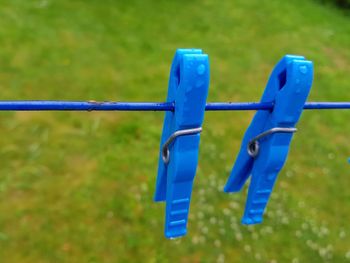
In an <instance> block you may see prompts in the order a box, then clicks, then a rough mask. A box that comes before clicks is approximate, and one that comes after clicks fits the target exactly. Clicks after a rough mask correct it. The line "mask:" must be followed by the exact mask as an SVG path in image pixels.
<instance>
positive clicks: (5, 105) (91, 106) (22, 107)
mask: <svg viewBox="0 0 350 263" xmlns="http://www.w3.org/2000/svg"><path fill="white" fill-rule="evenodd" d="M174 109H175V104H174V103H171V102H96V101H47V100H31V101H26V100H24V101H20V100H18V101H0V111H174ZM271 109H273V102H271V103H262V102H211V103H207V104H206V107H205V110H206V111H247V110H271ZM304 109H306V110H327V109H350V102H307V103H306V104H305V105H304Z"/></svg>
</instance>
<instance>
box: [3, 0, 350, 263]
mask: <svg viewBox="0 0 350 263" xmlns="http://www.w3.org/2000/svg"><path fill="white" fill-rule="evenodd" d="M180 47H197V48H202V49H203V50H204V51H205V52H206V53H207V54H209V56H210V61H211V87H210V91H209V99H208V100H209V101H258V100H259V98H260V96H261V94H262V92H263V89H264V86H265V83H266V81H267V79H268V76H269V74H270V71H271V69H272V68H273V66H274V64H275V63H276V62H277V61H278V60H279V59H280V58H281V57H282V56H283V55H284V54H286V53H289V54H301V55H304V56H306V57H307V58H308V59H310V60H313V61H314V64H315V80H314V85H313V89H312V92H311V96H310V100H314V101H326V100H327V101H350V92H349V90H350V89H349V88H350V77H349V72H350V20H349V17H348V16H346V15H344V13H342V12H341V11H339V10H337V9H336V8H331V7H327V6H323V5H321V4H319V3H318V2H317V1H312V0H310V1H302V0H296V1H276V0H272V1H264V2H262V1H258V0H252V1H244V0H237V1H229V0H223V1H214V0H204V1H183V0H182V1H151V0H148V1H134V0H129V1H108V0H106V1H97V0H95V1H93V0H90V1H68V0H64V1H63V0H62V1H52V0H41V1H23V0H13V1H4V0H0V88H1V99H4V100H6V99H62V100H89V99H94V100H119V101H163V100H164V99H165V96H166V91H167V80H168V74H169V73H168V72H169V68H170V65H171V60H172V56H173V54H174V52H175V50H176V48H180ZM252 116H253V112H250V113H246V112H245V113H242V112H208V113H207V114H206V116H205V122H204V132H203V134H202V139H201V151H200V158H199V168H198V173H197V177H196V180H195V185H194V192H193V198H192V204H191V211H190V219H189V226H188V235H187V236H186V237H184V238H182V239H177V240H171V241H169V240H166V239H165V238H164V237H163V224H164V205H161V204H156V203H154V202H153V201H152V197H153V193H154V187H155V179H156V172H157V170H156V169H157V162H158V160H157V158H158V148H159V139H160V133H161V127H162V122H163V114H162V113H153V112H149V113H112V112H109V113H108V112H107V113H102V112H101V113H95V112H90V113H84V112H83V113H74V112H46V113H44V112H38V113H36V112H6V113H4V112H2V113H1V114H0V130H1V131H0V132H1V134H0V154H1V158H0V262H4V263H7V262H9V263H13V262H21V263H26V262H36V263H39V262H248V263H249V262H294V263H296V262H347V261H350V227H349V217H350V206H349V198H350V190H349V174H350V172H349V171H350V165H349V163H348V162H347V159H348V157H349V156H350V144H349V131H350V122H349V119H350V112H349V111H340V110H338V111H307V112H304V114H303V116H302V119H301V121H300V123H299V125H298V128H299V132H298V134H296V136H294V140H293V143H292V147H291V152H290V155H289V159H288V162H287V163H286V165H285V167H284V169H283V170H282V172H281V173H280V175H279V179H278V182H277V185H276V187H275V191H274V193H273V196H272V199H271V201H270V203H269V204H268V208H267V212H266V215H265V220H264V222H263V224H261V225H257V226H254V227H247V226H243V225H241V224H240V218H241V216H242V214H243V209H244V203H245V198H246V191H243V193H242V194H235V195H227V194H224V193H223V192H222V187H223V185H224V183H225V180H226V179H227V177H228V174H229V172H230V169H231V167H232V165H233V162H234V159H235V156H236V154H237V152H238V150H239V147H240V141H241V138H242V135H243V133H244V131H245V127H246V126H247V125H248V124H249V122H250V120H251V117H252Z"/></svg>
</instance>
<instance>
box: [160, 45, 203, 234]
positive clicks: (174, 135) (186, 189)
mask: <svg viewBox="0 0 350 263" xmlns="http://www.w3.org/2000/svg"><path fill="white" fill-rule="evenodd" d="M208 88H209V59H208V55H206V54H203V52H202V50H200V49H178V50H177V51H176V54H175V57H174V59H173V62H172V66H171V71H170V80H169V88H168V96H167V102H173V103H175V111H174V112H167V113H166V115H165V120H164V126H163V134H162V138H161V144H160V154H159V165H158V176H157V185H156V192H155V196H154V200H155V201H166V215H165V236H166V237H167V238H175V237H180V236H183V235H185V234H186V232H187V228H186V227H187V219H188V212H189V206H190V200H191V193H192V184H193V180H194V177H195V174H196V169H197V162H198V150H199V140H200V132H201V130H202V127H201V126H202V123H203V118H204V111H205V104H206V99H207V95H208Z"/></svg>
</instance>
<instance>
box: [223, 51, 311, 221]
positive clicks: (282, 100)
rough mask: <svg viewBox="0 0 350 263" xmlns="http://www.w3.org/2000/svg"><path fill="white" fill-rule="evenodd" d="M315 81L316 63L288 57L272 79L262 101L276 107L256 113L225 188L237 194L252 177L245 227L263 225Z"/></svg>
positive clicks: (273, 73)
mask: <svg viewBox="0 0 350 263" xmlns="http://www.w3.org/2000/svg"><path fill="white" fill-rule="evenodd" d="M312 78H313V64H312V62H311V61H308V60H305V58H304V57H300V56H292V55H286V56H284V57H283V58H282V59H281V60H280V61H279V63H278V64H277V65H276V66H275V68H274V70H273V72H272V74H271V76H270V79H269V81H268V83H267V86H266V89H265V92H264V94H263V96H262V99H261V102H273V103H274V107H273V109H272V110H271V111H267V110H259V111H258V112H257V113H256V114H255V116H254V119H253V121H252V122H251V124H250V126H249V128H248V129H247V131H246V133H245V135H244V138H243V142H242V146H241V149H240V152H239V154H238V157H237V159H236V162H235V165H234V167H233V170H232V172H231V175H230V177H229V179H228V181H227V183H226V186H225V188H224V191H225V192H237V191H239V190H240V189H241V188H242V187H243V185H244V183H245V181H246V180H247V179H248V177H249V176H250V174H251V175H252V178H251V181H250V186H249V191H248V198H247V203H246V207H245V212H244V216H243V219H242V223H243V224H256V223H261V222H262V216H263V213H264V210H265V207H266V205H267V202H268V200H269V197H270V194H271V191H272V188H273V186H274V183H275V180H276V178H277V175H278V173H279V171H280V170H281V169H282V167H283V165H284V163H285V161H286V159H287V155H288V150H289V144H290V142H291V139H292V136H293V132H295V131H296V128H295V125H296V123H297V122H298V120H299V118H300V115H301V113H302V111H303V106H304V103H305V101H306V99H307V97H308V95H309V92H310V89H311V85H312Z"/></svg>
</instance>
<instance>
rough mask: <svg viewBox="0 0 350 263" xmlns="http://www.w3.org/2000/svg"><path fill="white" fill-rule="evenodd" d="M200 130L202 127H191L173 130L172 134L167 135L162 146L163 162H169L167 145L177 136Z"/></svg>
mask: <svg viewBox="0 0 350 263" xmlns="http://www.w3.org/2000/svg"><path fill="white" fill-rule="evenodd" d="M201 131H202V127H199V128H192V129H184V130H179V131H176V132H174V133H173V134H172V135H170V136H169V138H168V139H167V140H166V142H165V143H164V144H163V146H162V159H163V162H164V163H165V164H167V163H169V161H170V151H169V146H170V145H171V144H172V143H173V141H174V140H175V139H176V138H177V137H179V136H184V135H192V134H196V133H200V132H201Z"/></svg>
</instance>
